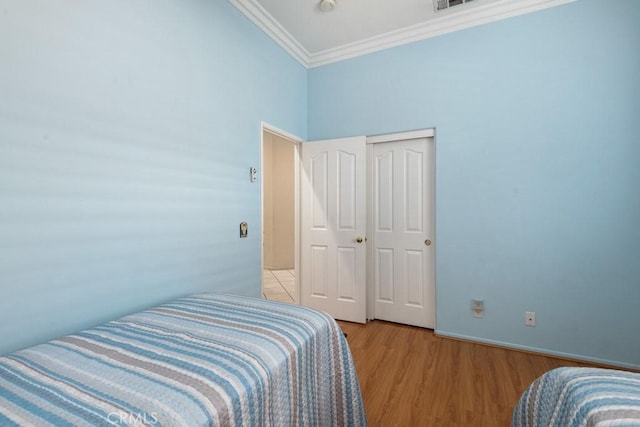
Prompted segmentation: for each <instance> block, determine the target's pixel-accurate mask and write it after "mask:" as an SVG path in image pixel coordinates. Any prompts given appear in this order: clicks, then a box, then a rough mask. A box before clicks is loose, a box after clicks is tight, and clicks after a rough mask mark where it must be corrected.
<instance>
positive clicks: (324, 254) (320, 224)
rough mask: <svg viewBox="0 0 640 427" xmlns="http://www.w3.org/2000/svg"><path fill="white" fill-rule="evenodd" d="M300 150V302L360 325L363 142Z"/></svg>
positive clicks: (325, 143) (349, 140)
mask: <svg viewBox="0 0 640 427" xmlns="http://www.w3.org/2000/svg"><path fill="white" fill-rule="evenodd" d="M301 148H302V168H301V171H300V172H301V183H300V185H301V209H300V210H301V257H300V275H301V278H300V285H301V292H300V294H301V303H302V305H305V306H308V307H312V308H315V309H318V310H322V311H325V312H327V313H329V314H330V315H332V316H333V317H334V318H336V319H340V320H346V321H351V322H359V323H365V321H366V236H365V232H366V198H365V193H366V139H365V137H354V138H342V139H333V140H324V141H315V142H308V143H305V144H302V147H301Z"/></svg>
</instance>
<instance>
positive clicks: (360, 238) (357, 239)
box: [356, 236, 364, 243]
mask: <svg viewBox="0 0 640 427" xmlns="http://www.w3.org/2000/svg"><path fill="white" fill-rule="evenodd" d="M356 242H358V243H362V242H364V239H363V238H362V237H360V236H358V237H356Z"/></svg>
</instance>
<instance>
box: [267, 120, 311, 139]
mask: <svg viewBox="0 0 640 427" xmlns="http://www.w3.org/2000/svg"><path fill="white" fill-rule="evenodd" d="M264 130H267V131H269V132H271V133H275V134H276V135H278V136H281V137H283V138H284V139H290V140H291V141H295V142H305V140H304V139H303V138H300V137H299V136H296V135H294V134H292V133H289V132H287V131H286V130H282V129H280V128H277V127H275V126H272V125H270V124H269V123H266V122H260V131H261V132H262V131H264ZM260 135H261V136H260V138H262V134H260Z"/></svg>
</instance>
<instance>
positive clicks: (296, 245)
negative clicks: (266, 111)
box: [260, 121, 304, 304]
mask: <svg viewBox="0 0 640 427" xmlns="http://www.w3.org/2000/svg"><path fill="white" fill-rule="evenodd" d="M265 132H269V133H271V134H274V135H276V136H278V137H280V138H283V139H286V140H287V141H289V142H291V143H292V144H293V145H294V151H295V154H294V160H293V162H294V163H293V175H294V178H293V179H294V184H293V185H294V189H293V197H294V212H293V218H294V222H295V223H294V238H293V250H294V261H293V262H294V264H295V265H294V271H295V278H294V279H295V289H296V294H295V298H294V302H295V303H296V304H300V280H299V278H300V270H299V269H300V145H301V144H302V143H303V142H304V139H303V138H300V137H298V136H296V135H293V134H291V133H289V132H287V131H284V130H282V129H279V128H277V127H275V126H273V125H270V124H269V123H266V122H264V121H262V122H260V225H261V228H260V231H261V233H260V295H261V296H262V295H264V133H265Z"/></svg>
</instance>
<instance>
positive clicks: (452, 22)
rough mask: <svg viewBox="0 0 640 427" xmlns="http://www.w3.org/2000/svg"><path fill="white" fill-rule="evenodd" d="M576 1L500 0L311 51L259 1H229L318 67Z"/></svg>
mask: <svg viewBox="0 0 640 427" xmlns="http://www.w3.org/2000/svg"><path fill="white" fill-rule="evenodd" d="M574 1H577V0H518V1H513V0H501V1H497V2H494V3H489V4H487V5H481V6H476V7H470V8H469V9H463V10H461V11H458V12H456V13H450V14H446V15H444V16H441V17H437V18H433V19H430V20H428V21H425V22H422V23H420V24H416V25H412V26H410V27H406V28H402V29H399V30H396V31H391V32H388V33H385V34H381V35H379V36H374V37H370V38H367V39H364V40H360V41H357V42H354V43H349V44H346V45H343V46H338V47H336V48H332V49H327V50H323V51H320V52H315V53H310V52H309V51H307V50H306V49H305V48H304V46H302V45H301V44H300V42H298V41H297V40H296V39H295V38H294V37H293V36H292V35H291V34H290V33H289V32H288V31H287V30H286V29H285V28H284V27H283V26H282V25H281V24H280V23H279V22H278V21H277V20H276V19H275V18H274V17H273V16H271V15H270V14H269V13H268V12H267V11H266V10H265V9H264V8H263V7H262V6H260V4H259V3H258V0H229V2H230V3H231V4H232V5H234V6H235V7H236V8H237V9H238V10H240V12H242V13H243V14H244V15H245V16H247V18H249V19H250V20H251V21H252V22H253V23H254V24H256V25H257V26H258V27H259V28H260V29H261V30H262V31H264V32H265V33H266V34H267V35H268V36H269V37H271V38H272V39H273V40H274V41H275V42H276V43H278V44H279V45H280V46H281V47H282V48H283V49H284V50H286V51H287V52H288V53H289V54H290V55H291V56H293V57H294V58H295V59H296V60H297V61H298V62H300V63H301V64H302V65H303V66H305V67H306V68H313V67H319V66H321V65H326V64H331V63H334V62H338V61H343V60H345V59H350V58H355V57H357V56H362V55H366V54H369V53H373V52H378V51H380V50H384V49H388V48H391V47H396V46H401V45H403V44H408V43H413V42H416V41H419V40H424V39H428V38H431V37H436V36H439V35H442V34H447V33H451V32H454V31H459V30H464V29H466V28H471V27H475V26H477V25H482V24H487V23H490V22H494V21H499V20H501V19H506V18H510V17H513V16H518V15H524V14H527V13H531V12H536V11H538V10H542V9H547V8H550V7H555V6H561V5H563V4H567V3H572V2H574Z"/></svg>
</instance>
